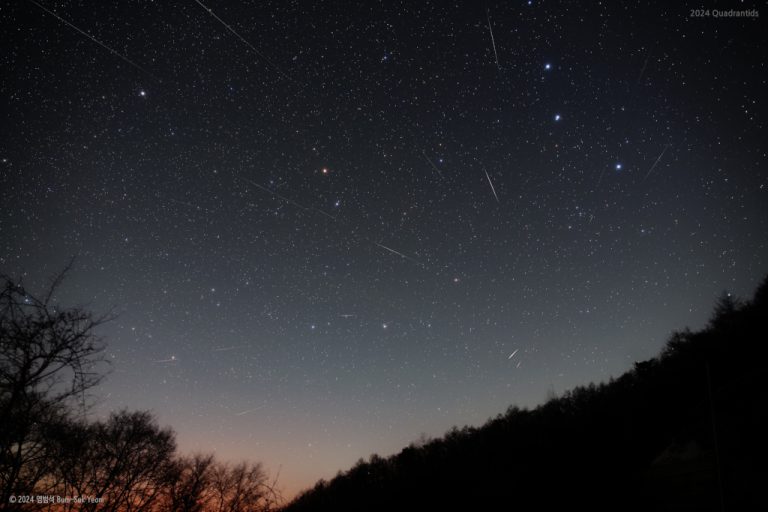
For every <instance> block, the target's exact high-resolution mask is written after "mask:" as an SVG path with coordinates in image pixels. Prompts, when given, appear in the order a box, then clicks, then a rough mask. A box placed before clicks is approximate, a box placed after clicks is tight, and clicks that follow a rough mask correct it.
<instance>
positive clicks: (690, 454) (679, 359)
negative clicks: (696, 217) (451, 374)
mask: <svg viewBox="0 0 768 512" xmlns="http://www.w3.org/2000/svg"><path fill="white" fill-rule="evenodd" d="M766 355H768V280H765V281H764V282H763V284H762V285H761V286H760V288H759V289H758V291H757V292H756V294H755V296H754V298H753V300H752V301H750V302H747V303H740V302H738V301H735V300H732V299H730V298H729V297H728V296H724V297H723V298H721V299H720V301H719V302H718V303H717V305H716V307H715V311H714V313H713V316H712V319H711V321H710V323H709V325H708V326H707V327H706V328H705V329H703V330H701V331H699V332H690V331H688V330H685V331H682V332H676V333H674V334H673V335H672V336H671V337H670V339H669V341H668V343H667V345H666V347H665V348H664V350H663V351H662V353H661V354H660V355H659V356H658V357H656V358H654V359H651V360H649V361H645V362H641V363H636V364H635V366H634V368H633V369H632V370H630V371H628V372H627V373H625V374H624V375H622V376H621V377H619V378H618V379H615V380H611V381H610V382H609V383H607V384H600V385H592V384H590V385H589V386H588V387H579V388H576V389H574V390H573V391H570V392H568V393H566V394H565V395H564V396H562V397H560V398H554V399H552V400H550V401H548V402H547V403H546V404H544V405H542V406H540V407H538V408H536V409H534V410H521V409H518V408H516V407H512V408H510V409H509V410H508V411H507V412H506V413H505V414H502V415H499V416H498V417H496V418H494V419H492V420H490V421H488V422H487V423H486V424H485V425H484V426H482V427H480V428H469V427H465V428H464V429H461V430H458V429H453V430H452V431H450V432H448V433H447V434H446V435H445V436H444V437H443V438H441V439H438V440H434V441H430V442H427V443H424V444H421V445H411V446H409V447H407V448H405V449H404V450H402V451H401V452H400V453H399V454H397V455H394V456H392V457H389V458H386V459H385V458H381V457H378V456H376V455H374V456H372V457H371V458H370V459H369V460H368V461H367V462H364V461H362V460H361V461H360V462H359V463H358V464H357V465H356V466H355V467H353V468H352V469H350V470H349V471H347V472H346V473H343V474H340V475H338V476H337V477H336V478H334V479H333V480H331V481H330V482H325V481H320V482H318V484H317V485H316V486H315V487H314V488H313V489H311V490H309V491H307V492H305V493H304V494H302V495H300V496H299V497H297V498H296V499H295V500H294V501H293V502H292V503H291V504H289V505H288V506H287V507H286V508H285V510H286V511H290V512H301V511H320V510H333V511H337V512H340V511H361V510H366V511H378V510H558V509H559V510H573V509H574V508H576V507H579V508H585V510H656V511H662V510H757V509H761V510H768V508H767V507H768V498H767V496H768V495H767V494H766V492H765V490H764V488H765V487H764V485H763V484H764V483H765V482H766V481H768V466H767V465H766V461H768V450H766V435H768V434H766V432H768V410H767V409H766V404H767V403H768V401H767V400H766V393H765V391H766V379H768V377H767V376H766V375H768V373H766V361H768V359H767V358H766ZM761 489H763V490H761Z"/></svg>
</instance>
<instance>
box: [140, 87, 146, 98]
mask: <svg viewBox="0 0 768 512" xmlns="http://www.w3.org/2000/svg"><path fill="white" fill-rule="evenodd" d="M139 96H141V97H142V98H146V96H147V91H145V90H143V89H142V90H141V91H139Z"/></svg>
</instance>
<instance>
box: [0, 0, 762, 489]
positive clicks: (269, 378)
mask: <svg viewBox="0 0 768 512" xmlns="http://www.w3.org/2000/svg"><path fill="white" fill-rule="evenodd" d="M740 5H741V4H740ZM739 9H743V10H749V9H752V6H751V5H745V6H743V7H739ZM700 14H701V13H700ZM0 23H1V24H2V26H3V28H4V30H3V31H2V35H0V37H1V38H2V41H3V47H5V48H9V49H10V50H9V51H8V52H5V54H4V55H3V57H2V61H3V64H4V68H5V69H7V70H8V72H7V73H4V74H3V77H2V79H0V89H2V90H3V91H4V92H5V94H4V95H3V99H2V102H3V107H4V108H3V111H4V112H6V113H7V114H6V122H4V123H3V125H2V127H1V128H0V130H2V132H1V136H0V140H2V142H0V198H2V202H3V204H5V205H6V209H5V212H4V215H2V216H0V235H1V236H0V271H2V272H5V273H7V274H9V275H12V276H17V277H23V279H24V281H25V285H26V286H27V287H28V288H29V289H30V290H32V291H39V290H42V289H44V288H45V285H46V283H47V279H48V278H49V277H50V276H52V275H54V274H56V273H57V272H59V271H60V270H61V269H62V268H63V267H64V266H65V265H66V264H67V262H68V261H69V259H70V258H71V257H75V265H74V268H73V269H72V271H71V272H70V273H69V275H68V276H67V280H66V281H65V283H64V285H63V286H62V288H61V290H60V291H59V292H58V293H57V296H56V298H57V300H59V301H60V303H61V304H62V305H65V306H68V305H77V304H82V305H86V306H87V308H88V309H90V310H92V311H94V312H95V313H102V312H105V311H108V310H110V309H111V308H114V309H115V311H116V313H118V316H117V318H116V319H114V320H113V321H111V322H109V323H107V324H105V325H102V326H100V327H99V329H98V333H99V334H100V335H102V336H103V337H104V339H105V341H106V343H107V348H106V351H105V355H106V356H107V358H108V359H109V360H110V361H111V363H112V365H113V366H112V372H111V373H110V374H109V376H108V378H107V379H106V381H105V382H104V383H102V384H101V385H100V386H99V387H98V388H96V389H95V393H96V395H97V396H98V399H99V400H100V401H101V402H100V404H99V405H98V406H97V408H96V409H95V410H94V412H93V414H94V417H97V418H103V417H106V416H107V415H108V414H109V413H110V412H111V411H117V410H121V409H128V410H149V411H152V412H153V413H154V415H155V416H156V417H157V419H158V421H159V423H160V424H161V425H163V426H165V425H167V426H170V427H172V428H173V429H174V431H175V432H176V434H177V441H178V443H179V448H180V451H181V452H183V453H192V452H197V451H199V452H206V453H207V452H214V453H216V454H217V456H218V457H219V458H221V459H223V460H227V461H233V462H237V461H239V460H243V459H244V460H248V461H251V462H260V463H262V464H263V465H264V467H265V468H266V469H267V471H268V474H269V475H270V477H271V478H274V477H275V476H276V475H278V473H279V475H280V478H279V481H278V485H279V486H282V487H283V489H284V490H285V492H286V496H287V497H293V496H295V494H296V493H297V492H299V491H301V490H304V489H308V488H311V487H312V486H313V485H314V484H315V482H316V481H318V480H319V479H321V478H323V479H326V480H328V479H330V478H332V477H333V476H335V475H336V473H337V472H338V471H344V470H346V469H349V468H350V467H351V466H352V465H353V464H354V463H355V462H356V461H357V460H359V459H360V458H363V459H367V458H368V457H369V456H370V455H371V454H374V453H376V454H379V455H381V456H388V455H391V454H394V453H397V452H399V451H400V450H401V449H402V448H404V447H406V446H407V445H408V444H410V443H412V442H414V441H417V440H418V439H419V438H420V437H421V436H427V437H431V438H436V437H439V436H442V435H443V434H444V433H445V432H446V431H448V430H449V429H450V428H452V427H454V426H457V427H462V426H464V425H471V426H480V425H482V424H483V423H485V421H487V420H488V419H489V418H492V417H494V416H496V415H497V414H500V413H503V412H504V411H506V409H507V408H508V407H510V406H514V405H518V406H520V407H528V408H533V407H535V406H537V405H539V404H541V403H544V401H545V400H546V399H547V397H548V396H551V395H552V394H553V393H554V394H557V395H560V394H561V393H563V392H564V391H567V390H569V389H572V388H574V387H575V386H578V385H587V384H589V383H592V382H594V383H599V382H603V381H607V380H608V379H609V378H611V377H618V376H619V375H621V374H622V373H624V372H625V371H626V370H628V369H630V368H631V367H632V365H633V363H635V362H637V361H643V360H647V359H649V358H651V357H655V356H656V355H657V354H658V352H659V350H660V349H661V348H662V347H663V345H664V343H665V342H666V341H667V339H668V337H669V336H670V335H671V334H672V333H673V332H674V331H676V330H681V329H684V328H687V327H689V328H691V329H694V330H695V329H698V328H701V327H703V326H704V325H705V324H706V321H707V320H708V319H709V317H710V314H711V312H712V307H713V305H714V303H715V300H716V299H717V297H718V296H719V295H720V294H721V293H722V292H724V291H728V292H730V293H732V294H733V295H735V296H737V297H741V298H747V297H751V296H752V293H753V292H754V290H755V288H756V287H757V286H758V284H759V280H760V279H761V278H762V277H763V276H765V275H766V274H768V229H766V226H768V166H767V165H766V147H765V141H766V140H768V137H766V136H765V121H764V119H765V113H766V112H765V105H764V103H763V102H761V101H760V100H761V99H762V98H763V96H764V91H763V89H764V85H765V80H766V70H767V69H768V67H767V66H766V63H765V59H766V57H765V55H766V52H764V51H760V50H759V49H760V48H761V47H763V46H765V43H764V42H761V41H762V39H761V38H760V29H761V27H760V22H759V18H750V17H744V18H739V19H735V18H733V19H731V18H728V19H725V18H722V19H721V18H714V17H711V16H704V15H703V14H701V15H696V14H695V12H694V11H692V10H690V9H686V8H685V6H676V5H667V4H664V3H658V4H651V5H649V6H646V7H643V8H639V7H638V8H631V7H625V6H621V5H587V6H579V9H576V8H574V7H573V6H569V5H565V6H563V5H559V4H551V5H550V4H544V3H539V2H528V1H523V2H515V3H507V2H504V3H491V4H487V5H483V6H481V5H459V6H457V5H450V6H448V5H419V6H414V5H410V4H408V3H392V4H386V5H378V4H376V5H374V4H367V3H355V2H351V3H349V4H346V3H341V4H333V5H326V4H317V5H298V4H297V5H284V4H282V3H277V4H272V3H263V4H260V5H248V4H246V3H241V2H235V3H225V2H221V1H217V2H213V1H209V2H203V3H201V2H197V1H196V2H188V3H185V4H183V5H162V4H161V5H158V4H154V3H141V4H137V5H133V4H131V5H125V4H121V5H113V4H112V3H97V5H85V4H71V5H70V4H67V5H65V6H61V7H54V5H53V4H48V3H46V2H43V1H40V2H36V1H35V2H33V1H31V0H28V1H19V2H16V3H13V4H11V5H8V6H4V7H3V8H2V9H0Z"/></svg>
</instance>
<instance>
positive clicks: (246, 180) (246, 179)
mask: <svg viewBox="0 0 768 512" xmlns="http://www.w3.org/2000/svg"><path fill="white" fill-rule="evenodd" d="M240 179H241V180H243V181H245V182H247V183H250V184H251V185H253V186H254V187H257V188H259V189H261V190H263V191H264V192H266V193H268V194H271V195H273V196H275V197H277V198H278V199H281V200H283V201H285V202H286V203H289V204H291V205H293V206H295V207H296V208H299V209H301V210H304V211H308V212H315V213H319V214H320V215H324V216H326V217H328V218H329V219H331V220H336V217H334V216H333V215H331V214H330V213H326V212H324V211H323V210H320V209H318V208H314V207H307V206H304V205H301V204H299V203H297V202H296V201H294V200H293V199H289V198H287V197H285V196H284V195H281V194H279V193H278V192H275V191H274V190H270V189H268V188H267V187H265V186H263V185H259V184H258V183H256V182H255V181H253V180H249V179H248V178H243V177H240Z"/></svg>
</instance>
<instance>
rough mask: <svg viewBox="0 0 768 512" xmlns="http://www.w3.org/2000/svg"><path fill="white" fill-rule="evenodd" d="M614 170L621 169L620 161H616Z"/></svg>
mask: <svg viewBox="0 0 768 512" xmlns="http://www.w3.org/2000/svg"><path fill="white" fill-rule="evenodd" d="M616 170H617V171H620V170H621V164H620V163H617V164H616Z"/></svg>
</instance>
